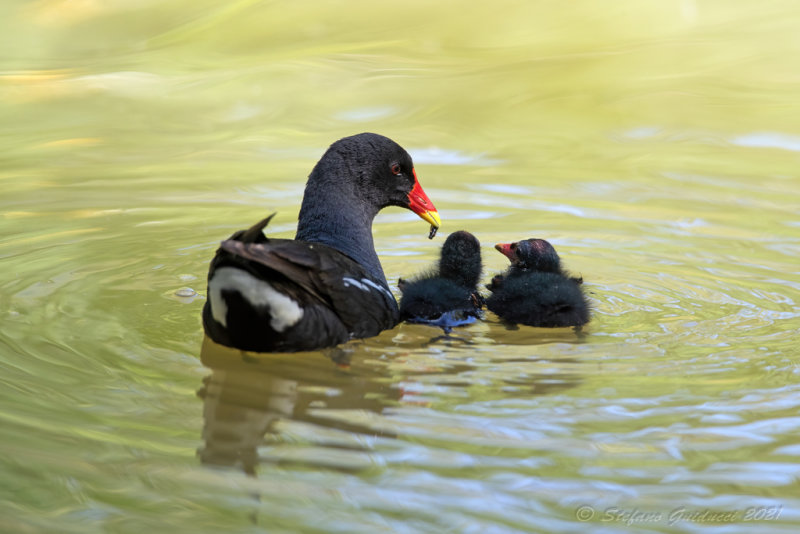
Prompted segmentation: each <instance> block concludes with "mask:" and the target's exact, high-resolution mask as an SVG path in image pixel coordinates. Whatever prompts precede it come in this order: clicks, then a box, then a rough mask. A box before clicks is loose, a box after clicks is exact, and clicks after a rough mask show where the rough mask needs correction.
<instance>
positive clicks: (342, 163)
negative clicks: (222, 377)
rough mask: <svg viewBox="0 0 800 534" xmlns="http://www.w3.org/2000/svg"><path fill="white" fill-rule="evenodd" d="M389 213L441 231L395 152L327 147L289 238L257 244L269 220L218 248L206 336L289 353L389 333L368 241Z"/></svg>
mask: <svg viewBox="0 0 800 534" xmlns="http://www.w3.org/2000/svg"><path fill="white" fill-rule="evenodd" d="M387 206H401V207H404V208H408V209H410V210H411V211H413V212H414V213H416V214H417V215H419V216H420V217H421V218H422V219H424V220H426V221H427V222H429V223H430V224H431V236H432V235H433V234H434V233H435V230H436V228H438V227H439V224H440V220H439V214H438V213H437V211H436V208H434V206H433V203H432V202H431V201H430V200H429V199H428V196H427V195H426V194H425V192H424V191H423V190H422V187H421V186H420V185H419V182H418V181H417V175H416V172H415V171H414V165H413V163H412V161H411V156H409V155H408V153H407V152H406V151H405V150H403V148H402V147H400V145H398V144H397V143H395V142H394V141H392V140H391V139H388V138H386V137H383V136H381V135H377V134H372V133H362V134H359V135H354V136H352V137H345V138H344V139H340V140H339V141H337V142H335V143H333V144H332V145H331V146H330V148H328V150H327V152H325V154H324V155H323V156H322V159H320V161H319V162H318V163H317V165H316V166H315V167H314V170H313V171H311V174H310V175H309V177H308V182H307V183H306V188H305V193H304V195H303V203H302V206H301V208H300V215H299V217H298V218H299V220H298V224H297V234H296V235H295V239H293V240H292V239H272V238H267V237H266V236H264V233H263V230H264V228H265V227H266V226H267V224H268V223H269V220H270V219H271V218H272V216H270V217H267V218H266V219H264V220H263V221H261V222H259V223H258V224H256V225H255V226H253V227H252V228H250V229H248V230H240V231H238V232H236V233H235V234H233V235H232V236H231V237H230V238H229V239H227V240H226V241H223V242H222V244H221V246H220V248H219V249H218V250H217V253H216V256H215V257H214V259H213V260H212V261H211V266H210V268H209V272H208V300H207V301H206V304H205V306H204V308H203V326H204V328H205V331H206V334H208V336H209V337H210V338H211V339H212V340H213V341H215V342H217V343H220V344H222V345H226V346H229V347H234V348H237V349H241V350H250V351H257V352H295V351H302V350H317V349H322V348H327V347H333V346H335V345H338V344H340V343H344V342H346V341H348V340H350V339H354V338H364V337H369V336H374V335H377V334H378V333H379V332H381V331H382V330H386V329H388V328H392V327H393V326H395V325H396V324H397V323H398V321H399V310H398V308H397V302H396V301H395V299H394V296H393V295H392V293H391V291H389V286H388V284H387V283H386V277H385V276H384V274H383V268H382V267H381V263H380V261H379V260H378V255H377V254H376V252H375V246H374V245H373V241H372V220H373V218H374V217H375V215H376V214H377V213H378V212H379V211H380V210H381V209H383V208H385V207H387ZM273 215H274V214H273Z"/></svg>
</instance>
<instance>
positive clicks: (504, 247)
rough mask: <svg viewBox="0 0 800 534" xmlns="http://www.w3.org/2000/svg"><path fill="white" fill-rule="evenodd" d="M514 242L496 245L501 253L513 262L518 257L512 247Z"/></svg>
mask: <svg viewBox="0 0 800 534" xmlns="http://www.w3.org/2000/svg"><path fill="white" fill-rule="evenodd" d="M513 244H514V243H498V244H496V245H495V246H494V248H496V249H497V250H498V251H500V253H501V254H502V255H503V256H505V257H506V258H508V259H509V260H511V263H514V261H515V260H516V258H515V257H514V249H513V248H512V247H511V245H513Z"/></svg>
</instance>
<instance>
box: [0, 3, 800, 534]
mask: <svg viewBox="0 0 800 534" xmlns="http://www.w3.org/2000/svg"><path fill="white" fill-rule="evenodd" d="M0 15H2V16H0V20H1V21H2V22H0V45H2V50H3V53H2V56H0V116H2V121H0V161H2V165H1V166H0V185H1V186H2V191H3V193H2V195H0V260H1V261H2V266H3V267H2V269H3V270H2V277H0V317H2V331H1V332H0V369H1V372H0V383H2V387H0V420H2V426H3V433H2V438H0V472H2V473H3V477H2V478H3V482H2V484H0V512H2V513H0V530H1V531H3V532H56V531H57V532H80V533H85V532H114V533H126V532H136V533H139V532H142V531H146V530H148V529H149V530H150V531H153V532H165V531H169V532H175V533H179V532H192V533H196V532H219V531H221V530H222V531H229V532H270V533H272V532H348V533H356V532H364V533H367V532H368V533H373V532H409V533H412V532H437V533H438V532H481V533H483V532H489V533H492V532H503V533H505V532H561V531H563V532H586V531H588V530H591V531H592V532H616V531H621V530H624V529H632V530H636V531H638V532H696V531H711V530H713V531H714V532H753V531H755V530H757V531H760V532H787V533H788V532H795V531H796V530H797V528H798V525H800V462H798V459H799V457H800V445H798V439H797V436H798V435H800V416H799V415H798V407H799V406H800V361H799V360H798V349H797V346H796V345H797V341H796V340H797V336H798V333H800V332H799V331H800V272H799V271H798V267H797V265H798V263H797V257H798V255H800V185H799V184H798V175H797V169H798V163H800V127H798V123H797V121H796V120H795V117H796V116H797V112H798V103H797V86H798V83H800V79H799V78H798V76H797V68H796V63H797V62H796V58H797V57H798V53H800V37H798V35H800V34H798V33H797V30H796V27H797V25H796V21H798V20H800V19H799V18H798V17H800V8H798V7H797V6H796V5H795V3H793V2H789V1H769V2H760V3H759V4H758V5H757V6H756V5H748V4H746V3H731V2H694V1H692V0H683V1H666V0H664V1H657V2H650V3H644V4H643V3H641V2H616V3H597V2H588V1H585V2H573V3H570V5H566V4H565V5H563V6H561V5H557V4H555V3H548V2H536V3H531V2H500V3H499V4H498V3H493V4H491V5H488V4H487V5H477V4H476V5H474V6H470V7H469V8H468V9H467V8H465V7H464V6H463V5H462V4H460V3H455V2H443V3H442V2H440V3H437V4H436V6H432V5H430V4H428V3H423V2H412V3H406V4H405V5H404V7H403V8H399V7H398V6H396V5H393V4H392V5H390V4H388V3H383V2H377V3H350V4H322V3H321V4H320V5H315V6H313V7H312V6H310V5H305V4H287V3H274V2H273V3H270V2H259V1H254V0H244V1H237V2H228V3H223V4H220V3H218V2H210V1H203V2H187V1H170V2H154V1H145V2H125V1H116V2H95V1H89V0H87V1H82V2H67V1H60V0H40V1H37V2H9V3H5V4H3V6H2V7H0ZM361 131H375V132H379V133H382V134H385V135H388V136H390V137H392V138H393V139H395V140H396V141H398V142H399V143H401V144H402V145H403V146H404V147H406V148H407V149H408V150H409V152H410V153H411V154H412V156H413V157H414V158H415V162H416V167H417V172H418V174H419V176H420V180H421V182H422V184H423V186H424V188H425V190H426V191H427V193H428V194H429V196H430V197H431V199H432V200H433V201H434V202H435V204H436V206H437V208H438V209H439V212H440V214H441V216H442V219H443V227H442V229H441V232H440V234H439V237H437V238H436V239H435V240H434V241H428V240H427V239H426V235H427V230H428V228H427V225H426V224H425V223H424V222H422V221H420V220H419V219H417V218H416V216H415V215H413V214H412V213H410V212H407V211H403V210H400V209H397V208H391V209H387V210H385V211H384V212H383V213H381V214H380V215H379V217H378V219H376V222H375V226H374V234H375V242H376V246H377V248H378V252H379V255H380V257H381V259H382V262H383V266H384V270H385V271H386V274H387V277H388V278H389V281H390V284H391V285H392V287H393V289H395V290H396V283H397V279H398V278H399V277H401V276H408V275H411V274H413V273H414V272H416V271H418V270H420V269H423V268H425V267H426V266H427V265H429V264H430V263H431V262H432V261H434V259H435V258H436V257H437V254H438V248H439V246H440V245H441V243H442V240H443V238H444V236H446V235H447V233H449V232H451V231H455V230H458V229H467V230H469V231H471V232H473V233H474V234H475V235H476V236H477V237H478V238H479V239H480V241H481V242H482V244H483V245H484V246H483V251H484V262H485V266H486V269H485V278H486V279H487V281H488V279H489V278H490V276H491V275H492V274H494V273H496V272H499V271H500V270H502V269H504V268H505V263H506V260H505V258H504V257H503V256H501V255H500V254H498V253H496V252H495V251H494V250H493V249H492V245H493V244H494V243H497V242H501V241H509V240H512V239H521V238H526V237H534V236H535V237H542V238H545V239H548V240H549V241H551V242H552V243H553V244H554V245H555V246H556V248H557V250H558V251H559V253H560V255H561V257H562V260H563V262H564V263H565V265H566V267H567V268H568V269H570V270H571V271H572V272H574V273H575V274H580V275H582V276H583V277H584V280H585V287H586V289H587V291H588V292H589V295H590V297H591V300H592V304H593V308H594V316H593V320H592V322H591V323H590V324H589V325H588V327H587V328H585V329H584V330H583V332H581V333H580V334H577V333H575V332H574V331H572V330H570V329H555V330H545V329H535V328H528V327H522V328H519V329H516V330H509V329H507V328H506V327H505V326H503V325H502V324H501V323H500V322H499V321H497V319H496V317H494V316H492V315H491V314H490V315H489V316H488V317H487V320H486V321H485V322H482V323H478V324H474V325H472V326H469V327H466V328H464V329H460V330H459V331H458V332H456V333H455V335H454V336H453V338H452V339H444V340H443V339H436V338H437V337H438V336H439V332H437V331H436V330H435V329H432V328H429V327H425V326H419V325H400V326H398V327H397V328H395V329H393V330H391V331H388V332H384V333H383V334H382V335H380V336H378V337H375V338H372V339H369V340H365V341H360V342H355V343H353V344H351V345H349V346H347V347H345V353H344V354H343V355H340V357H341V359H340V360H338V361H337V362H333V361H331V359H329V358H328V357H327V356H326V355H324V354H321V353H304V354H297V355H289V356H286V355H260V356H254V355H248V356H246V357H244V358H243V357H242V355H241V354H238V353H236V352H231V351H227V350H225V349H222V348H220V347H216V346H214V345H213V344H210V343H208V342H204V340H203V333H202V327H201V324H200V310H201V308H202V305H203V302H204V298H205V275H206V270H207V265H208V261H209V260H210V258H211V257H212V255H213V253H214V250H215V248H216V246H217V244H218V242H219V241H220V240H221V239H223V238H225V237H227V236H228V235H230V234H231V233H232V232H233V231H235V230H237V229H240V228H244V227H247V226H249V225H251V224H252V223H254V222H255V221H257V220H259V219H260V218H262V217H264V216H265V215H267V214H268V213H271V212H273V211H277V212H278V214H277V216H276V217H275V219H274V220H273V223H272V225H271V226H270V229H269V231H270V235H274V236H277V237H290V236H292V235H293V233H294V228H295V221H296V216H297V211H298V209H299V205H300V201H301V197H302V192H303V186H304V183H305V177H306V176H307V175H308V173H309V171H310V170H311V168H312V166H313V165H314V163H315V162H316V161H317V159H318V158H319V157H320V155H321V154H322V153H323V152H324V150H325V148H326V147H327V146H328V145H329V144H330V143H331V142H333V141H334V140H336V139H338V138H340V137H343V136H346V135H350V134H353V133H357V132H361Z"/></svg>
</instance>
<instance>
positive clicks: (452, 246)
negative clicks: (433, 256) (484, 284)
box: [439, 230, 483, 289]
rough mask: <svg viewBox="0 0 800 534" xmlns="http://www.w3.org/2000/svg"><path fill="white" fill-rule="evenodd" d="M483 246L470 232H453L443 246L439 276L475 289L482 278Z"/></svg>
mask: <svg viewBox="0 0 800 534" xmlns="http://www.w3.org/2000/svg"><path fill="white" fill-rule="evenodd" d="M482 270H483V266H482V264H481V244H480V242H479V241H478V239H477V238H476V237H475V236H474V235H472V234H471V233H469V232H465V231H463V230H461V231H458V232H453V233H452V234H450V235H449V236H447V239H446V240H445V242H444V245H442V257H441V259H440V260H439V274H440V275H441V276H443V277H445V278H449V279H451V280H453V281H455V282H457V283H458V284H460V285H462V286H464V287H468V288H471V289H474V288H476V287H477V286H478V281H479V280H480V278H481V271H482Z"/></svg>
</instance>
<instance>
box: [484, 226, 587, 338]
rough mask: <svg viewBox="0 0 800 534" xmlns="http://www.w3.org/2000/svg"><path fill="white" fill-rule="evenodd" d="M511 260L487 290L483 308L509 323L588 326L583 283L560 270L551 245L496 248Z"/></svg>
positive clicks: (538, 241) (528, 242) (531, 241)
mask: <svg viewBox="0 0 800 534" xmlns="http://www.w3.org/2000/svg"><path fill="white" fill-rule="evenodd" d="M495 248H496V249H497V250H499V251H500V252H502V253H503V254H504V255H505V256H507V257H508V259H509V260H511V266H510V267H509V268H508V270H506V272H505V273H503V274H498V275H497V276H495V277H494V278H492V282H491V283H490V284H489V285H487V286H486V287H487V288H489V289H490V290H491V291H492V294H491V295H490V296H489V297H488V298H487V299H486V307H487V308H489V310H491V311H493V312H494V313H496V314H497V315H498V316H499V317H500V318H501V319H503V320H504V321H506V322H508V323H513V324H525V325H528V326H544V327H558V326H580V325H583V324H585V323H587V322H589V303H588V301H587V300H586V297H585V296H584V294H583V291H582V290H581V284H582V283H583V280H582V279H581V278H573V277H571V276H570V275H569V274H568V273H567V272H565V271H564V270H563V269H562V268H561V260H560V259H559V257H558V254H556V250H555V249H554V248H553V245H551V244H550V243H548V242H547V241H545V240H544V239H526V240H524V241H519V242H517V243H509V244H503V243H501V244H498V245H495Z"/></svg>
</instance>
